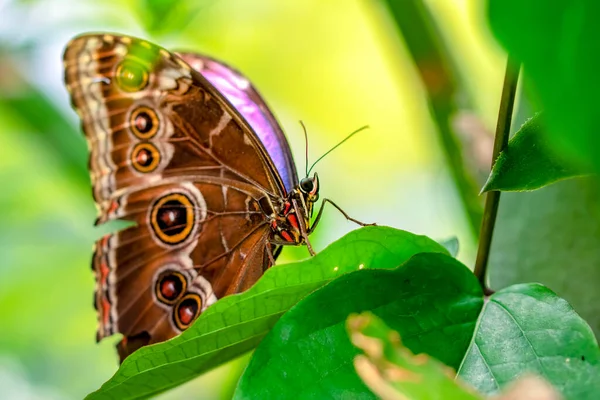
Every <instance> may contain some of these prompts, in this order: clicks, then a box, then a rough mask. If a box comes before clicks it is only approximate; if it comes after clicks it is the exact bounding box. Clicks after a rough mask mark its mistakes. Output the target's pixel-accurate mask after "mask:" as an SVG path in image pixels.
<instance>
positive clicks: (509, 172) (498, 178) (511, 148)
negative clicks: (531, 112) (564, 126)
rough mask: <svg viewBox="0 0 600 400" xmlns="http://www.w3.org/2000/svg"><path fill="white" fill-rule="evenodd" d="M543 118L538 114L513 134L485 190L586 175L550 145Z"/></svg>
mask: <svg viewBox="0 0 600 400" xmlns="http://www.w3.org/2000/svg"><path fill="white" fill-rule="evenodd" d="M542 117H543V116H542V114H537V115H535V116H534V117H533V118H531V119H529V120H528V121H527V122H526V123H525V124H524V125H523V126H522V127H521V129H519V131H518V132H517V133H516V134H515V135H514V137H513V138H512V139H511V140H510V142H509V143H508V147H507V148H506V149H505V150H503V151H502V153H500V156H499V157H498V159H497V160H496V162H495V163H494V168H493V169H492V172H491V174H490V176H489V178H488V180H487V182H486V183H485V185H484V187H483V189H482V192H487V191H490V190H504V191H524V190H534V189H538V188H541V187H542V186H546V185H548V184H550V183H554V182H556V181H559V180H561V179H566V178H571V177H574V176H578V175H583V174H584V171H583V170H582V169H581V168H578V167H576V166H575V165H573V163H572V162H571V161H569V160H568V159H566V158H565V157H563V156H561V155H559V154H558V153H557V152H556V151H554V149H552V148H551V147H550V146H549V143H548V138H547V136H546V135H544V130H545V128H544V125H543V120H542Z"/></svg>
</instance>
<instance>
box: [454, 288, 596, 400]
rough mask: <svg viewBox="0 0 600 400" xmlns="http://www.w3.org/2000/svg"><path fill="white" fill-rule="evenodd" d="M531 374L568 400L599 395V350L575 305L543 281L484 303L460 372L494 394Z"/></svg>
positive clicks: (502, 294) (501, 293)
mask: <svg viewBox="0 0 600 400" xmlns="http://www.w3.org/2000/svg"><path fill="white" fill-rule="evenodd" d="M526 372H531V373H535V374H538V375H540V376H542V377H543V378H545V379H546V380H547V381H548V382H550V383H551V384H552V385H553V386H554V387H555V388H556V389H558V391H559V392H561V393H562V394H563V396H565V398H567V399H583V398H593V397H594V396H595V395H597V394H598V393H600V379H599V377H600V349H598V343H597V342H596V339H595V338H594V334H593V333H592V330H591V329H590V327H589V326H588V325H587V324H586V322H585V321H584V320H583V319H581V317H579V315H577V313H576V312H575V311H573V308H572V307H571V306H570V305H569V304H568V303H567V302H566V301H565V300H563V299H561V298H560V297H558V296H557V295H556V294H555V293H554V292H552V291H551V290H549V289H547V288H546V287H544V286H542V285H539V284H522V285H515V286H511V287H509V288H506V289H504V290H501V291H499V292H497V293H495V294H493V295H492V296H491V297H490V298H489V300H488V301H487V302H486V304H485V306H484V308H483V310H482V313H481V316H480V318H479V321H478V323H477V329H476V331H475V335H474V337H473V342H472V343H471V346H470V348H469V350H468V352H467V354H466V355H465V359H464V361H463V363H462V365H461V366H460V369H459V371H458V376H460V377H461V378H463V379H464V380H465V381H466V382H469V383H471V384H472V385H473V386H475V388H477V389H478V390H479V391H481V392H482V393H486V394H493V393H496V392H498V391H499V389H501V388H503V387H504V386H505V385H506V384H507V383H508V382H510V381H512V380H514V379H515V378H517V377H518V376H520V375H522V374H524V373H526Z"/></svg>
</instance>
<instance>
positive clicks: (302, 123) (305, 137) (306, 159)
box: [300, 121, 308, 176]
mask: <svg viewBox="0 0 600 400" xmlns="http://www.w3.org/2000/svg"><path fill="white" fill-rule="evenodd" d="M300 125H302V130H303V131H304V143H306V151H305V159H304V170H305V171H306V176H308V133H306V126H304V122H302V121H300Z"/></svg>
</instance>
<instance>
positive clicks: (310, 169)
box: [306, 125, 369, 176]
mask: <svg viewBox="0 0 600 400" xmlns="http://www.w3.org/2000/svg"><path fill="white" fill-rule="evenodd" d="M368 128H369V125H365V126H361V127H360V128H358V129H357V130H355V131H354V132H352V133H351V134H349V135H348V136H346V138H345V139H344V140H342V141H341V142H339V143H338V144H336V145H335V146H333V147H332V148H331V149H329V150H327V152H326V153H325V154H323V155H322V156H321V157H319V158H318V159H317V161H315V162H314V163H313V165H311V166H310V168H309V169H308V172H306V176H308V174H310V171H312V169H313V168H314V167H315V165H317V163H318V162H319V161H321V160H322V159H323V158H324V157H325V156H326V155H327V154H329V153H331V152H332V151H334V150H335V149H337V148H338V147H340V146H341V145H342V144H344V142H345V141H346V140H348V139H350V138H351V137H352V136H354V135H356V134H357V133H358V132H361V131H364V130H365V129H368Z"/></svg>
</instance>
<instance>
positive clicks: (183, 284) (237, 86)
mask: <svg viewBox="0 0 600 400" xmlns="http://www.w3.org/2000/svg"><path fill="white" fill-rule="evenodd" d="M64 60H65V81H66V85H67V89H68V91H69V93H70V95H71V101H72V103H73V106H74V108H75V110H76V111H77V113H78V114H79V116H80V117H81V121H82V127H83V131H84V133H85V135H86V139H87V141H88V147H89V149H90V161H89V168H90V175H91V181H92V188H93V196H94V199H95V201H96V205H97V208H98V218H97V223H99V224H100V223H104V222H107V221H110V220H114V219H123V220H128V221H132V222H134V224H135V225H134V226H132V227H129V228H127V229H124V230H122V231H119V232H115V233H112V234H110V235H107V236H105V237H103V238H102V239H100V240H99V241H98V242H97V243H96V246H95V250H94V256H93V260H92V268H93V270H94V272H95V275H96V282H97V285H96V294H95V305H96V308H97V310H98V320H99V328H98V333H97V339H98V340H100V339H102V338H104V337H106V336H110V335H112V334H115V333H122V334H123V336H124V339H123V341H122V342H121V343H120V345H119V352H120V355H121V358H123V357H125V356H127V355H128V354H129V353H131V352H132V351H133V350H135V349H136V348H138V347H140V346H142V345H146V344H150V343H155V342H159V341H163V340H166V339H168V338H170V337H173V336H175V335H177V334H178V333H180V332H181V331H183V330H185V329H186V328H187V327H189V326H190V325H191V323H192V322H193V321H194V320H195V318H197V317H198V315H199V314H200V313H201V312H202V311H203V310H205V309H206V307H208V306H209V305H210V304H212V303H214V302H215V301H216V300H217V299H219V298H221V297H223V296H226V295H228V294H232V293H237V292H240V291H243V290H246V289H248V288H249V287H250V286H251V285H252V284H253V283H254V282H256V280H258V278H259V277H260V276H261V275H262V274H263V272H264V271H265V270H266V269H267V268H269V267H270V266H271V265H273V263H274V261H275V258H276V256H277V254H278V252H279V250H280V248H281V246H282V245H300V244H308V243H307V242H308V241H307V237H308V233H309V232H311V226H310V219H311V216H312V213H313V205H314V203H315V202H316V201H317V199H318V189H319V186H318V178H317V175H316V174H315V175H314V177H312V178H304V179H303V180H302V182H301V183H300V182H299V181H298V177H297V173H296V169H295V166H294V162H293V158H292V155H291V151H290V149H289V145H288V143H287V140H286V139H285V136H284V134H283V132H282V131H281V128H280V127H279V125H278V124H277V121H276V120H275V118H274V117H273V115H272V114H271V112H270V111H269V109H268V107H267V106H266V103H265V102H264V100H263V99H262V97H261V96H260V95H259V94H258V92H257V91H256V90H255V89H254V88H253V86H252V85H251V84H250V83H249V82H248V81H247V80H246V79H245V78H244V77H243V76H242V75H241V74H240V73H239V72H237V71H235V70H233V69H232V68H230V67H228V66H226V65H224V64H222V63H219V62H217V61H215V60H213V59H211V58H208V57H205V56H201V55H196V54H190V53H181V54H175V53H170V52H168V51H166V50H164V49H162V48H160V47H158V46H156V45H153V44H150V43H148V42H146V41H143V40H140V39H135V38H130V37H126V36H116V35H102V34H100V35H94V34H91V35H83V36H79V37H77V38H75V39H74V40H73V41H71V42H70V43H69V45H68V46H67V49H66V50H65V55H64Z"/></svg>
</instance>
